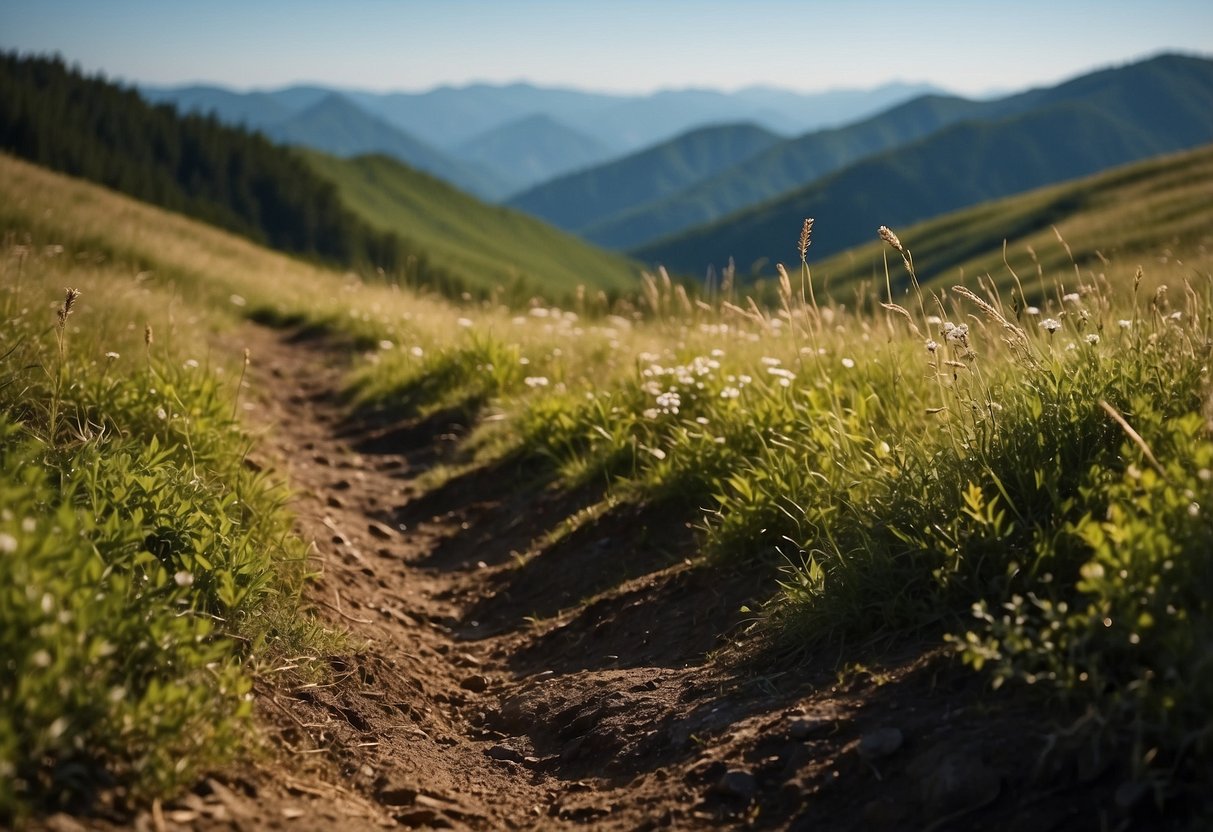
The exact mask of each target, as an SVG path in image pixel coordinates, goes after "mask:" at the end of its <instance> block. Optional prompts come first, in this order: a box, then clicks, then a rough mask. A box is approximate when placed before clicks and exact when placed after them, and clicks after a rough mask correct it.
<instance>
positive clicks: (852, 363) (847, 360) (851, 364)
mask: <svg viewBox="0 0 1213 832" xmlns="http://www.w3.org/2000/svg"><path fill="white" fill-rule="evenodd" d="M842 366H844V367H846V368H847V369H848V370H850V369H851V368H852V367H854V366H855V360H854V359H853V358H844V359H842Z"/></svg>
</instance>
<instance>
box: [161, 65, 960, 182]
mask: <svg viewBox="0 0 1213 832" xmlns="http://www.w3.org/2000/svg"><path fill="white" fill-rule="evenodd" d="M141 92H142V94H143V95H144V96H145V97H146V98H147V99H148V100H149V101H152V102H153V103H171V104H173V105H175V106H177V107H178V108H179V109H180V110H181V111H183V112H186V113H213V114H214V115H215V116H216V117H217V118H218V119H219V120H220V121H222V122H224V123H227V124H235V125H243V126H246V127H249V128H252V129H256V130H260V131H262V132H264V133H266V135H268V136H269V137H271V138H274V139H277V140H281V141H287V142H290V143H293V144H298V145H301V146H304V147H310V148H313V149H316V150H322V151H325V152H327V153H333V154H336V155H341V156H353V155H359V154H362V153H384V154H386V155H389V156H392V157H394V158H396V159H398V160H399V161H402V162H405V163H406V164H409V165H411V166H413V167H416V168H419V169H421V170H424V171H426V172H428V173H431V174H433V175H435V176H438V177H440V178H442V179H445V180H446V181H448V182H451V183H452V184H455V185H457V186H459V187H461V188H463V189H465V190H468V191H470V192H471V193H474V194H476V195H478V196H480V197H483V198H486V199H493V200H497V199H501V198H503V197H505V196H507V195H509V194H511V193H517V192H520V191H522V190H525V189H527V188H529V187H531V186H534V185H536V184H539V183H540V182H544V181H546V180H548V179H551V178H552V177H555V176H559V175H561V174H564V173H567V172H569V171H571V170H576V169H580V168H584V167H588V166H592V165H595V164H598V163H600V162H603V161H605V160H607V159H611V158H615V157H618V156H621V155H625V154H627V153H630V152H632V151H634V150H637V149H641V148H645V147H649V146H651V145H654V144H656V143H659V142H663V141H666V140H668V139H670V138H672V137H674V136H676V135H679V134H681V133H685V132H687V131H691V130H695V129H698V128H702V127H705V126H711V125H720V124H736V123H740V122H749V123H752V124H755V125H758V126H761V127H762V128H763V129H765V130H767V131H769V132H774V133H779V134H781V135H785V136H786V135H793V134H797V133H801V132H804V131H805V130H809V129H813V128H817V127H821V126H823V125H829V124H840V123H844V122H847V121H852V120H854V119H857V118H861V117H864V116H867V115H870V114H872V113H875V112H879V111H880V110H883V109H885V108H887V107H888V106H890V105H892V104H895V103H897V102H900V101H905V100H907V99H909V98H913V97H915V96H917V95H922V94H924V93H929V92H939V90H938V89H937V88H934V87H931V86H929V85H925V84H902V83H894V84H887V85H884V86H881V87H877V88H875V89H871V90H835V91H829V92H823V93H797V92H792V91H788V90H780V89H775V88H769V87H751V88H747V89H743V90H740V91H738V92H733V93H724V92H718V91H713V90H694V89H692V90H668V91H662V92H658V93H653V94H651V95H613V94H604V93H590V92H582V91H578V90H571V89H559V88H544V87H536V86H532V85H529V84H508V85H488V84H473V85H469V86H464V87H440V88H438V89H434V90H430V91H429V92H424V93H374V92H368V91H361V90H341V89H335V88H327V87H321V86H293V87H286V88H283V89H277V90H266V91H255V92H236V91H233V90H229V89H224V88H221V87H213V86H184V87H169V88H156V87H144V88H142V90H141ZM316 108H319V111H318V112H313V111H314V110H316ZM337 113H340V117H339V118H338V119H337V120H338V121H340V122H341V123H340V124H335V123H334V121H335V119H334V115H335V114H337Z"/></svg>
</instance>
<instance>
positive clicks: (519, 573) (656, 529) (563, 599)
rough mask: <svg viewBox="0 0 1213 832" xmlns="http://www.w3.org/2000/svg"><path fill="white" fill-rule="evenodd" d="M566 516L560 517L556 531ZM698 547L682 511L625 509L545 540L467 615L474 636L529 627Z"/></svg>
mask: <svg viewBox="0 0 1213 832" xmlns="http://www.w3.org/2000/svg"><path fill="white" fill-rule="evenodd" d="M562 508H567V507H562ZM569 514H570V512H567V511H566V512H565V515H564V516H568V515H569ZM561 519H563V518H562V517H559V516H557V517H555V520H556V522H554V523H552V524H550V525H551V528H553V529H555V528H557V527H558V525H559V521H560V520H561ZM694 546H695V541H694V535H693V533H692V531H691V530H690V529H688V528H687V524H686V523H685V522H684V521H683V520H682V519H681V518H680V517H679V515H678V513H677V512H671V511H670V510H669V508H668V507H665V506H660V505H648V506H637V505H634V504H627V503H624V504H620V505H617V506H614V507H613V508H611V509H608V510H607V511H605V512H604V513H602V514H601V515H599V516H597V517H593V518H592V519H589V520H586V521H584V522H582V523H581V524H580V525H579V526H577V527H576V528H574V529H572V530H571V531H568V532H567V533H565V534H563V535H558V536H556V537H555V538H554V539H552V540H547V541H545V540H542V539H540V541H539V546H538V548H536V549H534V550H533V551H532V552H531V554H530V556H529V557H528V558H527V559H526V560H524V561H522V562H521V563H519V564H518V565H517V566H516V567H515V568H512V569H508V570H503V571H501V572H499V573H497V574H496V575H495V576H493V579H492V580H493V583H492V585H491V594H487V595H485V596H484V597H482V598H481V599H480V600H479V601H477V602H476V603H475V604H473V605H472V606H471V607H470V608H469V609H467V610H466V612H465V615H464V618H465V620H466V621H469V622H470V621H476V622H479V624H480V627H479V628H478V632H477V637H483V636H486V635H494V634H500V633H502V632H508V631H510V630H517V629H520V628H523V627H527V626H529V622H530V621H531V620H533V619H535V618H540V619H542V618H549V617H551V616H554V615H556V614H557V613H559V612H561V611H562V610H566V609H569V608H571V607H574V606H576V605H578V604H580V603H582V602H584V601H587V600H589V599H591V598H594V597H595V596H597V595H599V594H601V593H604V592H607V591H609V590H612V589H614V588H616V587H620V586H622V585H624V584H626V583H628V582H629V581H632V580H633V579H636V578H638V577H641V576H644V575H649V574H651V573H655V572H658V571H660V570H663V569H666V568H668V567H669V566H671V565H672V564H675V563H679V562H681V561H682V560H683V559H684V558H687V557H689V556H690V555H692V554H693V553H694Z"/></svg>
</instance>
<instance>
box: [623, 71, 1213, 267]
mask: <svg viewBox="0 0 1213 832" xmlns="http://www.w3.org/2000/svg"><path fill="white" fill-rule="evenodd" d="M1147 69H1148V74H1149V76H1150V77H1149V78H1145V79H1143V78H1141V77H1139V79H1138V80H1141V82H1142V83H1141V84H1139V85H1136V86H1134V91H1135V94H1134V95H1129V96H1126V95H1125V94H1124V91H1123V90H1120V91H1119V92H1117V91H1116V90H1112V89H1109V90H1108V91H1107V95H1109V96H1111V97H1112V98H1113V99H1114V100H1115V101H1116V102H1118V104H1119V105H1120V106H1119V107H1108V106H1101V105H1100V104H1097V103H1095V102H1092V101H1091V100H1086V101H1066V100H1054V101H1047V100H1045V99H1041V100H1043V101H1045V103H1044V105H1043V106H1040V107H1036V108H1034V109H1030V110H1028V111H1027V112H1024V113H1022V114H1019V115H1014V116H1011V117H1009V118H1006V119H1002V120H997V121H970V122H960V123H958V124H955V125H952V126H950V127H948V128H945V129H943V130H941V131H939V132H937V133H935V134H932V135H930V136H928V137H926V138H924V139H921V140H919V141H918V142H916V143H915V144H913V145H910V146H908V147H903V148H899V149H897V150H893V151H887V152H885V153H882V154H878V155H876V156H873V157H868V158H866V159H864V160H861V161H860V162H857V163H855V164H853V165H851V166H848V167H847V168H844V169H842V170H840V171H837V172H835V173H833V174H831V175H829V176H827V177H825V178H823V179H821V180H819V181H818V182H816V183H814V184H811V185H809V186H806V187H804V188H800V189H797V190H794V191H791V192H789V193H787V194H784V195H782V196H780V197H777V198H776V199H774V200H770V201H768V202H764V203H761V204H759V205H757V206H753V207H751V208H748V209H744V210H742V211H739V212H737V213H733V214H730V215H727V216H726V217H723V218H721V219H720V220H717V221H716V222H714V223H712V224H709V225H706V226H701V227H698V228H695V229H691V230H690V231H688V232H685V233H682V234H678V235H674V236H671V237H668V238H665V239H663V240H660V241H657V242H655V243H652V244H649V245H646V246H643V247H640V248H638V249H636V250H635V251H634V254H636V256H639V257H640V258H641V259H644V260H649V261H660V262H662V263H664V264H665V265H666V266H667V267H669V268H671V269H675V270H679V271H683V272H686V273H691V274H696V273H701V272H702V270H703V269H704V268H706V267H707V266H708V265H709V264H712V265H715V266H716V267H721V266H723V265H724V264H725V262H727V260H728V258H729V257H734V258H735V260H736V262H737V263H738V266H739V268H741V269H742V270H746V269H748V268H749V267H750V266H751V265H752V264H755V263H760V262H762V261H764V260H765V261H766V262H767V264H768V265H769V264H770V263H772V262H773V261H778V260H784V261H790V260H792V259H793V257H792V255H793V253H794V246H793V243H794V242H795V240H794V238H795V235H796V229H798V228H799V225H800V222H801V220H803V218H804V217H808V216H811V217H816V218H817V225H816V226H815V228H816V229H817V231H818V234H817V236H816V241H815V243H814V246H815V249H816V253H817V254H818V255H824V254H829V253H833V252H836V251H840V250H842V249H845V248H847V247H849V246H850V245H853V244H856V243H859V242H862V241H864V240H865V239H867V238H868V236H870V233H871V229H872V228H875V227H876V226H878V225H882V224H883V225H893V224H901V225H907V224H910V223H913V222H916V221H920V220H925V219H928V218H930V217H932V216H937V215H939V214H942V213H945V212H948V211H952V210H956V209H959V208H963V207H966V206H969V205H974V204H977V203H979V202H983V201H986V200H989V199H996V198H999V197H1002V196H1009V195H1011V194H1013V193H1018V192H1021V191H1026V190H1029V189H1031V188H1033V187H1039V186H1044V185H1049V184H1054V183H1057V182H1061V181H1065V180H1067V179H1073V178H1077V177H1079V176H1084V175H1088V174H1094V173H1098V172H1099V171H1101V170H1105V169H1107V168H1111V167H1114V166H1117V165H1121V164H1127V163H1130V162H1134V161H1138V160H1141V159H1145V158H1148V157H1150V156H1153V155H1159V154H1163V153H1169V152H1175V151H1180V150H1185V149H1188V148H1191V147H1195V146H1197V145H1200V144H1204V143H1206V142H1209V141H1213V109H1210V108H1207V107H1206V106H1205V103H1206V100H1213V61H1196V62H1195V63H1193V62H1186V59H1182V60H1179V61H1172V62H1164V63H1163V64H1154V65H1152V66H1149V67H1148V68H1147ZM1168 73H1169V74H1170V75H1178V77H1177V78H1170V77H1168V78H1165V79H1164V78H1161V77H1159V76H1160V74H1162V75H1166V74H1168ZM1147 80H1148V81H1149V83H1148V84H1147V83H1146V81H1147ZM1185 80H1187V81H1191V82H1192V83H1194V84H1196V85H1197V88H1198V90H1199V91H1200V92H1202V93H1203V92H1207V93H1208V95H1192V94H1191V93H1192V89H1191V88H1190V84H1188V83H1185ZM1105 104H1106V102H1105ZM788 229H790V230H788Z"/></svg>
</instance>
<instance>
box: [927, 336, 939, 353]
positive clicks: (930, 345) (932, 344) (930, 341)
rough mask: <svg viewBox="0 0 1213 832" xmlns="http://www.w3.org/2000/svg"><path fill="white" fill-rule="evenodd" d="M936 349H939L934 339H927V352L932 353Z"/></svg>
mask: <svg viewBox="0 0 1213 832" xmlns="http://www.w3.org/2000/svg"><path fill="white" fill-rule="evenodd" d="M937 349H939V344H938V343H936V341H935V339H934V338H928V339H927V352H930V353H933V352H935V350H937Z"/></svg>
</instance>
